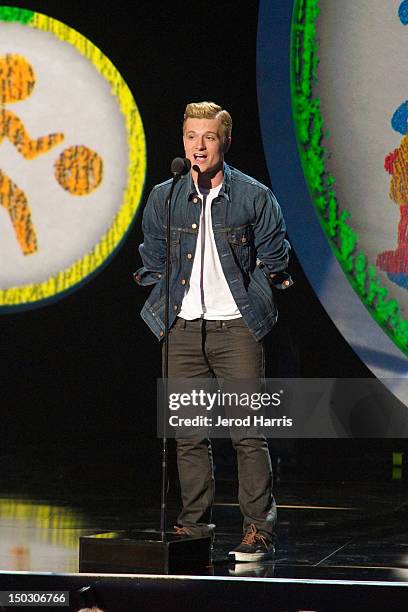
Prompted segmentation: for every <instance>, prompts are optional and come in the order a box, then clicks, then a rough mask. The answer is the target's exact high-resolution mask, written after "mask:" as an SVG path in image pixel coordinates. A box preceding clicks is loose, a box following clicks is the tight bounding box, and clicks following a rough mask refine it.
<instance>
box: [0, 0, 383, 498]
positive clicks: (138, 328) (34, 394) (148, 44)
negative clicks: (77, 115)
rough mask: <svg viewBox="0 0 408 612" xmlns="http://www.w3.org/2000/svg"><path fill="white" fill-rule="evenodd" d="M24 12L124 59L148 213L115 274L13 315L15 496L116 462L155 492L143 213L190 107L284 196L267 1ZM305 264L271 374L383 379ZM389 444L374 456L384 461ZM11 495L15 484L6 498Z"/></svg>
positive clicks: (9, 364)
mask: <svg viewBox="0 0 408 612" xmlns="http://www.w3.org/2000/svg"><path fill="white" fill-rule="evenodd" d="M286 1H289V0H286ZM14 6H20V7H23V8H28V9H32V10H35V11H39V12H41V13H44V14H47V15H49V16H51V17H53V18H56V19H59V20H61V21H62V22H64V23H66V24H68V25H70V26H71V27H73V28H75V29H77V30H78V31H79V32H81V33H82V34H83V35H84V36H86V37H87V38H89V39H90V40H91V41H92V42H93V43H94V44H95V45H97V46H98V47H99V48H100V49H101V50H102V51H103V53H104V54H105V55H107V56H108V57H109V58H110V60H111V61H112V62H113V63H114V65H115V66H116V67H117V69H118V70H119V71H120V73H121V74H122V76H123V77H124V79H125V80H126V82H127V84H128V86H129V87H130V89H131V91H132V93H133V95H134V97H135V100H136V103H137V105H138V108H139V111H140V113H141V116H142V120H143V124H144V129H145V134H146V139H147V160H148V165H147V177H146V183H145V190H144V196H143V202H142V206H141V207H140V212H139V214H138V216H137V219H136V221H135V223H134V225H133V228H132V231H131V232H130V233H129V235H128V237H127V240H126V241H125V243H124V245H123V246H122V247H121V249H120V250H119V251H118V252H117V254H116V256H115V257H114V258H113V260H112V261H111V262H110V263H109V265H108V266H106V267H105V268H104V269H103V270H102V271H101V272H100V273H99V274H98V275H97V276H96V277H95V278H94V279H92V280H91V282H89V283H88V284H86V285H85V286H83V287H82V288H80V289H79V290H78V291H75V292H73V293H72V294H70V295H68V296H67V297H65V298H64V299H61V300H59V301H57V302H54V303H51V304H49V305H46V306H44V307H42V308H38V309H34V310H31V311H26V312H19V313H14V314H2V315H1V316H0V329H1V332H0V333H1V357H0V372H1V381H2V382H1V406H2V411H1V413H2V423H1V430H0V431H1V433H0V436H1V438H0V440H1V445H2V446H1V450H0V460H2V461H3V464H5V465H7V466H10V465H11V464H13V465H20V468H21V472H22V473H23V472H24V471H25V475H24V477H22V478H19V479H16V480H15V483H16V484H15V485H13V484H12V481H11V480H10V478H9V477H8V478H7V488H8V489H10V488H16V487H17V488H18V487H20V488H21V487H23V489H24V490H27V488H28V489H30V487H31V493H33V489H35V487H38V486H39V485H38V470H37V476H36V479H35V483H34V481H33V480H32V479H31V478H30V466H31V465H33V464H35V465H37V464H38V468H39V469H43V470H44V478H43V480H44V482H47V483H49V481H50V478H48V476H49V474H52V475H54V476H58V478H57V480H56V484H54V485H53V486H54V487H55V489H54V490H55V492H56V493H58V492H61V491H62V490H63V489H65V490H66V488H67V487H68V488H69V487H70V486H71V485H72V486H73V484H72V483H73V481H74V480H75V479H78V478H79V479H81V478H83V479H84V481H86V482H88V481H89V478H90V477H89V475H88V476H87V474H88V472H87V465H88V464H91V463H93V464H95V463H97V461H98V458H100V457H102V456H103V457H105V458H109V460H111V461H112V462H113V463H115V465H116V466H117V472H118V473H119V472H121V473H123V474H125V476H124V478H123V480H125V478H127V479H128V480H129V479H132V481H133V482H134V483H136V482H139V483H140V482H145V481H146V473H148V474H149V479H151V482H155V481H156V477H157V475H158V469H159V451H160V443H159V441H158V440H157V438H156V406H155V397H156V396H155V385H156V378H157V377H158V376H159V375H160V347H159V344H158V342H157V341H156V339H155V337H154V336H153V335H152V334H151V332H150V331H149V329H148V328H147V327H146V326H145V324H144V323H143V322H142V320H141V319H140V317H139V312H140V309H141V307H142V304H143V302H144V300H145V299H146V297H147V295H148V291H147V290H145V289H141V288H139V287H138V286H136V285H135V284H134V282H133V280H132V273H133V272H134V271H135V270H136V269H137V268H138V267H139V265H140V260H139V256H138V245H139V243H140V242H141V241H142V235H141V230H140V224H141V210H142V208H143V206H144V204H145V202H146V198H147V195H148V193H149V191H150V189H151V188H152V186H153V185H154V184H155V183H158V182H161V181H162V180H165V179H166V178H168V177H169V165H170V162H171V160H172V158H173V157H175V156H178V155H182V154H183V149H182V138H181V126H182V117H183V111H184V107H185V105H186V103H187V102H190V101H200V100H205V99H207V100H214V101H215V102H217V103H219V104H221V105H222V106H223V107H224V108H226V109H227V110H229V112H230V113H231V115H232V118H233V124H234V127H233V145H232V148H231V151H230V152H229V153H228V156H227V161H228V162H229V163H230V164H231V165H233V166H236V167H238V168H239V169H240V170H242V171H243V172H246V173H248V174H251V175H253V176H255V177H256V178H257V179H258V180H260V181H262V182H264V183H266V184H268V185H270V178H269V176H268V173H267V169H266V165H265V160H264V155H263V149H262V139H261V133H260V127H259V121H258V109H257V97H256V32H257V2H254V1H252V2H236V1H234V2H233V1H231V2H230V1H223V2H220V3H215V2H211V1H210V2H204V3H198V2H197V3H194V2H188V3H187V2H172V3H155V2H134V3H131V4H130V5H128V3H127V2H126V3H125V2H116V3H112V2H106V1H98V2H73V3H62V2H60V0H55V1H52V0H48V1H41V2H29V1H27V2H24V3H20V4H16V3H14ZM283 154H284V152H283ZM276 172H279V168H278V167H277V168H276ZM272 179H273V177H272ZM289 239H290V228H289ZM292 253H293V254H292V262H291V271H292V274H293V277H294V280H295V285H294V287H292V288H291V289H290V290H288V291H285V292H281V293H280V294H279V295H278V301H279V309H280V320H279V323H278V324H277V326H276V329H275V331H274V332H273V333H272V334H271V335H270V336H269V337H268V340H267V347H268V348H267V350H268V354H269V359H268V374H269V375H270V376H303V377H315V376H316V377H332V376H347V377H354V376H365V375H369V373H368V372H367V370H366V368H365V366H364V365H363V364H362V363H361V362H360V360H359V359H358V358H357V356H356V355H355V354H354V352H353V351H352V350H351V349H350V347H349V346H348V344H347V343H346V342H345V341H344V340H343V338H342V337H341V336H340V334H339V332H338V331H337V329H336V327H335V326H334V324H333V323H332V322H331V320H330V319H329V318H328V316H327V315H326V313H325V311H324V309H323V308H322V306H321V305H320V303H319V302H318V300H317V298H316V297H315V295H314V293H313V291H312V289H311V287H310V285H309V283H308V281H307V279H306V278H305V276H304V274H303V272H302V269H301V267H300V265H299V263H298V261H297V259H296V253H295V252H294V251H292ZM378 442H379V441H376V442H375V445H373V448H374V447H375V448H377V449H378V448H381V443H380V445H379V444H378ZM346 443H347V444H349V447H350V441H347V440H337V441H319V442H316V443H315V441H313V440H308V441H303V442H302V443H301V444H300V445H297V444H293V445H292V446H289V447H288V446H287V443H286V447H285V448H286V449H289V450H287V452H289V453H292V454H294V455H296V453H298V454H299V453H300V452H302V453H303V456H304V454H305V453H306V454H307V453H309V454H311V455H313V454H315V455H316V456H320V455H321V453H322V452H323V453H324V454H325V457H326V459H327V460H328V461H336V460H337V457H340V456H341V455H343V450H341V449H344V448H345V445H346ZM278 447H279V444H278ZM384 448H385V447H384ZM333 449H335V450H333ZM339 449H340V450H341V453H338V450H339ZM70 456H72V457H75V458H76V459H78V457H79V458H80V461H79V464H80V467H79V468H78V463H76V466H77V467H75V472H74V471H71V472H69V470H68V471H67V469H68V468H66V467H62V466H63V465H64V466H66V465H67V459H68V458H69V457H70ZM61 457H64V461H62V459H61ZM39 458H41V460H40V459H39ZM36 461H37V463H36ZM38 462H39V463H38ZM78 469H79V472H78ZM72 470H74V468H72ZM47 475H48V476H47ZM115 478H116V477H115ZM87 479H88V480H87ZM51 480H52V478H51ZM5 482H6V476H5V475H4V471H3V489H4V486H6V485H4V483H5ZM27 483H29V484H27ZM30 483H31V484H30ZM88 484H89V482H88ZM47 486H48V485H47ZM50 486H51V485H50ZM106 486H107V487H108V485H106ZM113 488H114V483H112V490H113Z"/></svg>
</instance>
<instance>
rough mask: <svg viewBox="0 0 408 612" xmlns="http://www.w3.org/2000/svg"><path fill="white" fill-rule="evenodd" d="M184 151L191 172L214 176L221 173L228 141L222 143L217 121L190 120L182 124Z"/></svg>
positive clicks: (219, 122) (221, 133)
mask: <svg viewBox="0 0 408 612" xmlns="http://www.w3.org/2000/svg"><path fill="white" fill-rule="evenodd" d="M183 142H184V151H185V156H186V157H187V159H189V160H190V161H191V166H192V169H193V172H194V171H195V172H198V171H199V172H200V173H201V174H209V175H211V176H214V175H215V174H217V172H222V168H223V166H222V164H223V161H224V153H226V152H227V151H228V148H229V145H230V140H229V139H228V140H227V141H226V142H224V139H223V132H222V126H221V121H220V120H219V119H191V118H188V119H187V120H186V122H185V124H184V131H183Z"/></svg>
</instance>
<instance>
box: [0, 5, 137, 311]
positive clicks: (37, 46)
mask: <svg viewBox="0 0 408 612" xmlns="http://www.w3.org/2000/svg"><path fill="white" fill-rule="evenodd" d="M145 174H146V144H145V135H144V130H143V125H142V120H141V117H140V113H139V111H138V108H137V106H136V103H135V100H134V98H133V96H132V93H131V92H130V90H129V88H128V86H127V85H126V83H125V81H124V80H123V78H122V76H121V75H120V74H119V72H118V71H117V69H116V68H115V66H114V65H113V64H112V62H111V61H110V60H109V59H108V58H107V57H106V56H105V55H104V54H103V53H102V52H101V50H100V49H98V48H97V47H96V46H95V45H93V44H92V43H91V42H90V41H89V40H88V39H86V38H85V37H84V36H82V35H81V34H80V33H79V32H77V31H75V30H73V29H72V28H70V27H69V26H67V25H65V24H63V23H61V22H59V21H57V20H55V19H52V18H50V17H47V16H45V15H42V14H39V13H34V12H31V11H24V10H20V9H16V8H12V7H8V8H7V7H0V312H1V310H3V311H5V310H9V309H10V308H13V307H20V308H24V307H25V306H27V307H29V306H33V305H39V304H40V303H41V302H42V301H43V300H47V299H50V298H55V297H58V296H60V294H62V293H63V292H65V291H67V290H70V289H72V288H74V287H75V286H76V285H78V284H79V283H82V282H84V281H85V280H86V279H87V278H88V277H89V276H90V275H91V274H93V273H94V272H95V271H96V270H97V269H98V268H99V267H100V266H101V265H102V264H103V263H104V262H105V261H106V260H107V258H108V257H109V256H110V255H111V254H112V253H113V252H114V251H115V249H116V248H117V247H118V246H119V245H120V243H121V241H122V240H123V238H124V236H125V234H126V232H127V230H128V229H129V227H130V225H131V223H132V221H133V220H134V217H135V214H136V212H137V209H138V206H139V203H140V200H141V196H142V191H143V185H144V180H145Z"/></svg>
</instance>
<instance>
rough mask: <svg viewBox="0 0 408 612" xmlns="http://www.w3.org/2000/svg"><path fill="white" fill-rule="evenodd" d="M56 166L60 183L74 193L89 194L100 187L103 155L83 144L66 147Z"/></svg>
mask: <svg viewBox="0 0 408 612" xmlns="http://www.w3.org/2000/svg"><path fill="white" fill-rule="evenodd" d="M54 167H55V178H56V179H57V181H58V183H59V184H60V185H61V187H62V188H63V189H65V190H66V191H69V193H71V194H72V195H78V196H81V195H88V194H89V193H91V192H92V191H94V189H96V188H97V187H99V185H100V184H101V181H102V175H103V162H102V159H101V157H100V156H99V155H98V154H97V153H95V151H92V150H91V149H88V147H84V146H82V145H77V146H73V147H69V148H68V149H65V150H64V151H63V152H62V153H61V155H60V156H59V157H58V159H57V161H56V162H55V164H54Z"/></svg>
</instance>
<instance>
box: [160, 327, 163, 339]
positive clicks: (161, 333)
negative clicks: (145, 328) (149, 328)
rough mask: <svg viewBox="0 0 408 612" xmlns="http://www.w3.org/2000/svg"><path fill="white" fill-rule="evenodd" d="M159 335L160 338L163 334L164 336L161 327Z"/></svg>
mask: <svg viewBox="0 0 408 612" xmlns="http://www.w3.org/2000/svg"><path fill="white" fill-rule="evenodd" d="M159 336H160V338H163V336H164V331H163V330H162V329H161V330H160V333H159Z"/></svg>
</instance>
